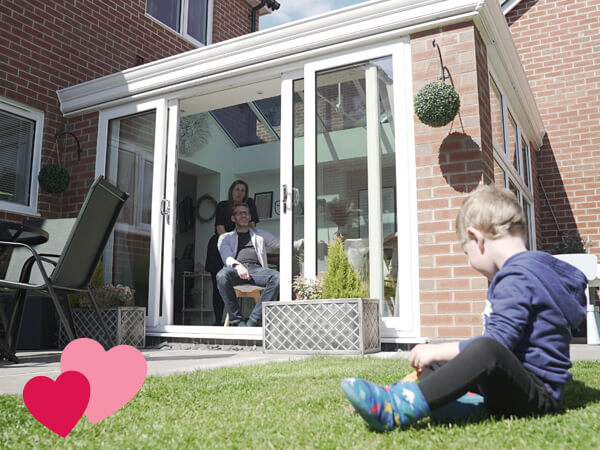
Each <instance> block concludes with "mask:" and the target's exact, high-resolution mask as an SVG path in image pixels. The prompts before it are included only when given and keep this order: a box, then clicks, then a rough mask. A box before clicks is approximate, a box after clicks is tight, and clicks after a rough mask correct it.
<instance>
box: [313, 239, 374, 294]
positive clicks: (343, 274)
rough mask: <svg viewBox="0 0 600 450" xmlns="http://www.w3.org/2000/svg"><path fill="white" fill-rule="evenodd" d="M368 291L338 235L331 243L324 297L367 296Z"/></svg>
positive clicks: (324, 283)
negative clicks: (349, 259)
mask: <svg viewBox="0 0 600 450" xmlns="http://www.w3.org/2000/svg"><path fill="white" fill-rule="evenodd" d="M366 297H367V291H366V290H365V287H364V285H363V282H362V280H361V279H360V276H359V274H358V272H357V271H356V269H354V267H352V264H350V261H348V256H347V255H346V252H344V243H343V242H342V239H341V238H340V237H339V236H336V237H335V239H334V240H333V242H332V243H331V244H329V256H328V257H327V270H326V271H325V274H324V275H323V298H366Z"/></svg>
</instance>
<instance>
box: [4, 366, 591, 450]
mask: <svg viewBox="0 0 600 450" xmlns="http://www.w3.org/2000/svg"><path fill="white" fill-rule="evenodd" d="M408 372H409V367H408V364H407V362H406V361H405V360H382V359H376V358H370V357H364V358H338V357H314V358H309V359H306V360H301V361H292V362H286V363H271V364H268V365H259V366H249V367H240V368H223V369H216V370H211V371H199V372H195V373H192V374H187V375H174V376H169V377H148V378H147V379H146V382H145V384H144V386H143V387H142V389H141V391H140V392H139V393H138V395H137V396H136V397H135V398H134V399H133V400H132V401H131V402H129V403H128V404H127V405H126V406H125V407H124V408H122V409H121V410H119V411H117V412H116V413H115V414H113V415H112V416H110V417H108V418H106V419H105V420H103V421H101V422H99V423H97V424H96V425H92V424H91V423H90V422H89V421H88V420H87V419H86V418H85V417H84V418H82V419H81V421H80V422H79V423H78V424H77V426H76V427H75V428H74V429H73V431H72V432H71V434H69V435H68V436H67V437H66V438H64V439H63V438H61V437H59V436H57V435H55V434H54V433H52V432H50V431H49V430H47V429H46V428H44V427H43V426H42V425H40V424H39V423H38V422H37V421H36V420H35V419H34V418H33V417H32V416H31V415H30V414H29V412H28V411H27V409H26V408H25V406H24V404H23V400H22V397H21V396H20V395H3V396H1V395H0V447H3V448H10V449H12V448H63V447H65V448H152V449H159V448H325V449H329V448H376V447H377V448H404V449H413V448H424V449H432V448H444V449H446V448H465V449H472V448H476V449H482V448H483V449H499V448H518V449H522V448H531V449H536V448H551V449H556V448H569V449H584V448H595V449H596V448H600V362H579V363H575V365H574V367H573V369H572V373H573V375H574V382H573V383H571V384H570V385H569V387H568V389H567V392H566V395H565V399H564V401H563V405H564V410H562V411H561V412H559V413H557V414H554V415H549V416H545V417H535V418H526V419H515V418H509V419H486V420H483V421H479V422H471V423H466V424H460V425H434V424H431V423H429V421H428V420H426V421H424V422H422V423H420V424H419V425H417V426H415V427H413V428H410V429H408V430H405V431H394V432H392V433H387V434H379V433H375V432H372V431H370V430H369V429H368V428H367V427H366V426H365V424H364V422H363V420H362V419H361V418H360V417H359V416H358V415H357V414H354V413H352V412H350V411H349V410H348V403H347V402H346V400H345V397H344V396H343V394H342V392H341V390H340V388H339V384H340V381H341V379H342V378H345V377H349V376H358V377H362V378H368V379H371V380H373V381H376V382H379V383H382V384H386V383H390V382H393V381H396V380H397V379H398V378H400V377H401V376H403V375H404V374H406V373H408Z"/></svg>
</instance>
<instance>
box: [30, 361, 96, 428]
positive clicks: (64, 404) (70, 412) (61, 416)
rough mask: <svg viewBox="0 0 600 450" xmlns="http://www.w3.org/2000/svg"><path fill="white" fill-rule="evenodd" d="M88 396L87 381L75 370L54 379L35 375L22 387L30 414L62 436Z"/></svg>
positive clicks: (73, 422)
mask: <svg viewBox="0 0 600 450" xmlns="http://www.w3.org/2000/svg"><path fill="white" fill-rule="evenodd" d="M89 400H90V383H89V382H88V380H87V378H86V377H85V375H83V374H81V373H79V372H75V371H68V372H63V373H62V374H60V375H59V376H58V378H57V379H56V381H54V380H52V379H51V378H48V377H35V378H32V379H31V380H29V381H28V382H27V384H26V385H25V387H24V388H23V401H24V402H25V406H26V407H27V409H28V410H29V412H30V413H31V415H32V416H33V417H35V419H36V420H37V421H38V422H39V423H41V424H42V425H44V426H45V427H46V428H48V429H49V430H50V431H53V432H55V433H56V434H58V435H60V436H62V437H66V436H67V435H68V434H69V433H70V432H71V430H72V429H73V427H75V425H76V424H77V422H79V419H81V416H82V415H83V412H84V411H85V408H86V407H87V406H88V402H89Z"/></svg>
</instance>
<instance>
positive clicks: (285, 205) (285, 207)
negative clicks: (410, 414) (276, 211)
mask: <svg viewBox="0 0 600 450" xmlns="http://www.w3.org/2000/svg"><path fill="white" fill-rule="evenodd" d="M282 197H283V198H282V201H281V204H282V206H283V207H282V210H283V214H285V213H287V209H288V206H287V201H288V187H287V184H284V185H283V195H282Z"/></svg>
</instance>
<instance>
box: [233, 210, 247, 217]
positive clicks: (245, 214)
mask: <svg viewBox="0 0 600 450" xmlns="http://www.w3.org/2000/svg"><path fill="white" fill-rule="evenodd" d="M234 215H235V216H236V217H237V216H249V215H250V213H249V212H247V211H240V212H236V213H235V214H234Z"/></svg>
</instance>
